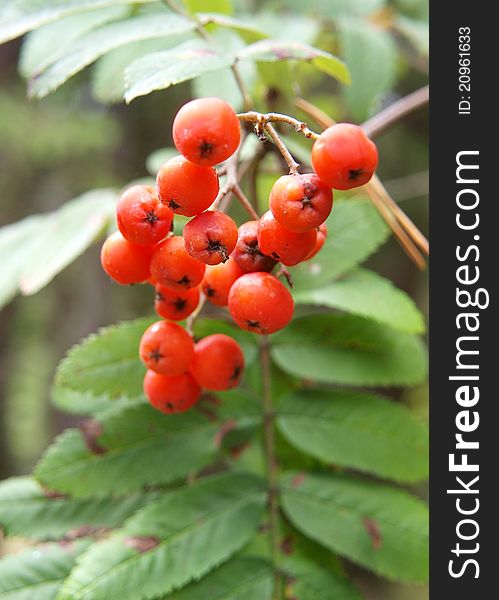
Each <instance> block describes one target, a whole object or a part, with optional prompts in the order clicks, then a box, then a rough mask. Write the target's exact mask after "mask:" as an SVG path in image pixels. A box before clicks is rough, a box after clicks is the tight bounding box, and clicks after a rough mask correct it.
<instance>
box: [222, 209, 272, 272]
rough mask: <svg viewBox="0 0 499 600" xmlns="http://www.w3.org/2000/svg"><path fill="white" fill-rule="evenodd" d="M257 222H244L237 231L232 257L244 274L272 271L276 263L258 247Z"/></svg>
mask: <svg viewBox="0 0 499 600" xmlns="http://www.w3.org/2000/svg"><path fill="white" fill-rule="evenodd" d="M257 231H258V221H246V223H243V224H242V225H241V226H240V227H239V230H238V239H237V244H236V247H235V248H234V252H233V253H232V257H233V258H234V260H235V261H236V262H237V264H238V265H239V266H240V267H241V269H242V270H243V271H244V272H245V273H251V272H253V271H272V269H273V268H274V267H275V265H276V262H277V261H275V260H274V259H273V258H270V256H266V255H265V254H264V253H263V252H262V251H261V250H260V246H259V245H258V239H257Z"/></svg>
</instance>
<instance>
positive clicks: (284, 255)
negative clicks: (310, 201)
mask: <svg viewBox="0 0 499 600" xmlns="http://www.w3.org/2000/svg"><path fill="white" fill-rule="evenodd" d="M316 241H317V230H316V229H312V230H310V231H305V232H304V233H296V232H295V231H290V230H289V229H286V228H285V227H283V226H282V225H281V224H280V223H278V222H277V221H276V220H275V219H274V215H273V214H272V213H271V212H270V210H269V211H267V212H266V213H265V214H264V215H262V217H261V218H260V221H259V222H258V245H259V246H260V249H261V251H262V252H263V253H264V254H267V255H269V256H271V257H272V258H275V260H278V261H280V262H282V263H283V264H284V265H286V266H288V267H292V266H294V265H297V264H298V263H299V262H301V261H302V260H305V258H306V257H307V256H308V255H309V254H310V253H311V252H312V250H313V249H314V248H315V243H316Z"/></svg>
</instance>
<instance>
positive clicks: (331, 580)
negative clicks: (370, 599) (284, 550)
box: [283, 555, 362, 600]
mask: <svg viewBox="0 0 499 600" xmlns="http://www.w3.org/2000/svg"><path fill="white" fill-rule="evenodd" d="M283 568H284V570H285V571H286V572H287V573H289V575H290V576H291V583H290V584H289V585H288V589H289V596H290V597H292V598H296V599H298V598H299V600H362V596H361V595H360V593H359V591H358V590H357V589H356V588H355V587H354V586H353V585H352V584H351V583H350V582H349V581H348V580H347V579H345V578H344V577H342V576H341V575H339V574H337V573H333V572H332V571H331V570H325V569H323V568H321V567H319V566H317V565H316V564H314V563H313V562H312V561H311V560H309V559H305V558H303V557H301V556H296V555H292V556H288V557H286V558H285V559H284V564H283Z"/></svg>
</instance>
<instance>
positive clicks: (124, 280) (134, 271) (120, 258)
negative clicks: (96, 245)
mask: <svg viewBox="0 0 499 600" xmlns="http://www.w3.org/2000/svg"><path fill="white" fill-rule="evenodd" d="M152 252H153V251H152V247H151V246H138V245H137V244H132V243H131V242H129V241H128V240H126V239H125V238H124V237H123V236H122V235H121V233H120V232H119V231H116V232H115V233H113V234H112V235H110V236H109V237H108V238H107V240H106V241H105V242H104V245H103V246H102V250H101V253H100V261H101V264H102V268H103V269H104V271H105V272H106V273H107V274H108V275H109V277H111V279H114V281H116V282H117V283H121V284H123V285H126V284H130V283H143V282H144V281H146V280H147V279H148V278H149V275H150V271H149V266H150V263H151V255H152Z"/></svg>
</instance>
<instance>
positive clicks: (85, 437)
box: [35, 404, 220, 497]
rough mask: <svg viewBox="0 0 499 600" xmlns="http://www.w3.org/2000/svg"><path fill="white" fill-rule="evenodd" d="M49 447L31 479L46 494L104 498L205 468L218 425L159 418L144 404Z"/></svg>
mask: <svg viewBox="0 0 499 600" xmlns="http://www.w3.org/2000/svg"><path fill="white" fill-rule="evenodd" d="M87 423H88V424H87V426H86V427H85V428H83V429H82V430H76V429H68V430H66V431H65V432H64V433H63V434H61V435H60V436H59V437H58V438H57V439H56V441H55V442H54V443H53V444H52V446H50V448H49V449H48V450H47V452H46V453H45V455H44V456H43V457H42V459H41V460H40V462H39V463H38V465H37V467H36V469H35V477H36V478H37V479H38V480H39V481H40V482H41V483H42V484H43V485H44V486H46V487H48V488H49V489H51V490H57V491H60V492H64V493H69V494H72V495H75V496H82V497H88V496H105V495H108V494H119V493H125V492H128V491H130V490H136V489H139V488H141V487H142V486H144V485H146V484H166V483H171V482H173V481H175V480H177V479H180V478H181V477H185V476H187V475H188V474H189V473H192V472H194V471H197V470H199V469H201V468H203V467H205V466H206V465H207V464H209V463H210V462H211V461H212V460H213V458H214V456H215V455H216V453H217V451H218V448H217V439H216V434H217V432H218V430H219V428H220V423H216V422H213V421H208V420H207V419H206V417H204V416H202V415H201V414H200V413H198V412H196V411H190V412H189V413H186V414H182V415H168V416H165V415H163V414H161V413H159V412H158V411H156V410H154V409H153V408H151V407H150V406H149V405H147V404H143V405H139V406H131V407H125V408H123V409H122V410H120V411H118V412H117V413H116V414H114V413H113V412H111V413H110V414H109V415H105V416H104V417H103V418H102V419H101V420H98V421H97V420H95V421H90V422H87Z"/></svg>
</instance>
